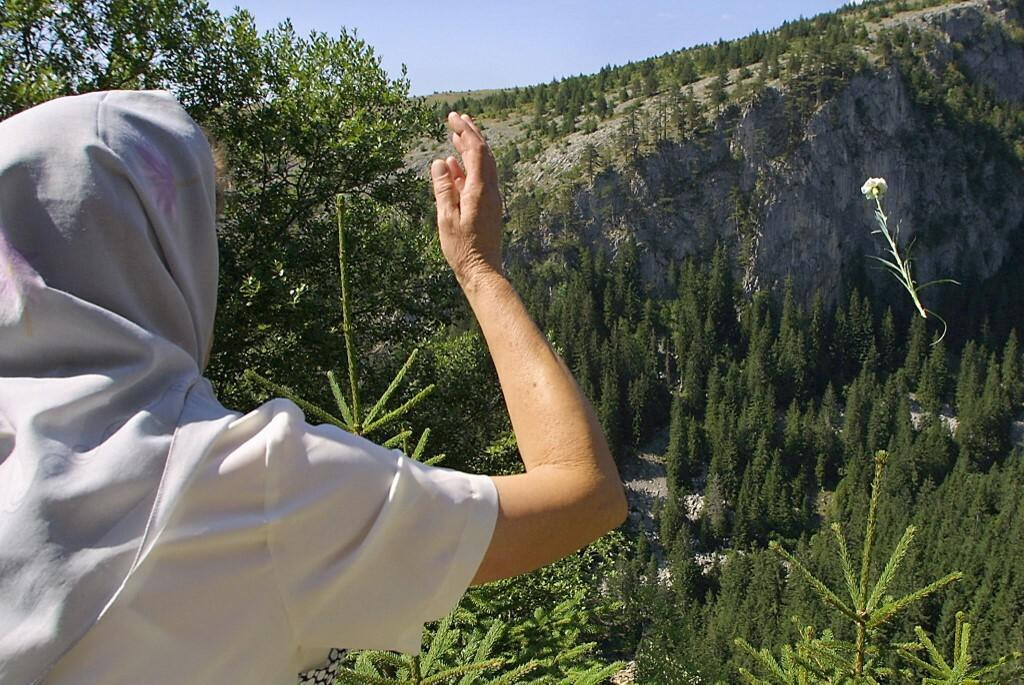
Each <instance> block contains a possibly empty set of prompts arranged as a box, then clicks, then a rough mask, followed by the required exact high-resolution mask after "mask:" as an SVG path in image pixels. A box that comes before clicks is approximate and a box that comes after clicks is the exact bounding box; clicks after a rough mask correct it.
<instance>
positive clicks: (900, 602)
mask: <svg viewBox="0 0 1024 685" xmlns="http://www.w3.org/2000/svg"><path fill="white" fill-rule="evenodd" d="M961 578H963V574H962V573H961V572H960V571H954V572H953V573H950V574H949V575H947V576H944V577H942V578H940V579H938V580H936V581H935V582H933V583H931V584H929V585H926V586H925V587H923V588H921V589H920V590H917V591H915V592H911V593H910V594H909V595H905V596H903V597H901V598H900V599H897V600H895V601H893V602H889V603H888V604H886V605H884V606H883V607H882V608H880V609H877V610H876V611H874V612H872V614H871V617H870V618H869V619H868V622H867V627H868V628H869V629H872V630H873V629H875V628H877V627H879V626H880V625H882V624H884V623H885V622H886V621H888V620H889V619H890V618H892V617H893V616H894V615H896V614H897V613H899V612H900V611H902V610H903V609H905V608H907V607H908V606H910V605H911V604H913V603H914V602H918V601H920V600H922V599H924V598H925V597H928V596H929V595H932V594H935V593H936V592H938V591H939V590H941V589H942V588H944V587H946V586H947V585H950V584H952V583H955V582H956V581H958V580H960V579H961Z"/></svg>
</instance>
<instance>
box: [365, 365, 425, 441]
mask: <svg viewBox="0 0 1024 685" xmlns="http://www.w3.org/2000/svg"><path fill="white" fill-rule="evenodd" d="M418 354H419V349H418V348H417V349H414V350H413V351H412V353H411V354H410V355H409V358H408V359H406V360H405V363H404V364H402V368H400V369H399V370H398V373H396V374H395V377H394V378H393V379H392V380H391V384H390V385H388V387H387V390H385V391H384V394H382V395H381V396H380V399H378V400H377V403H376V404H374V405H373V407H371V408H370V411H368V412H366V418H364V419H363V422H364V423H366V424H371V423H373V420H374V419H375V418H377V414H379V413H380V412H381V411H383V410H384V406H385V405H386V404H387V403H388V400H390V399H391V396H392V395H394V394H395V390H397V389H398V386H399V385H401V383H402V380H403V379H405V374H406V373H407V372H408V371H409V367H411V366H412V364H413V362H415V361H416V356H417V355H418Z"/></svg>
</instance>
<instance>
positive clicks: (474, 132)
mask: <svg viewBox="0 0 1024 685" xmlns="http://www.w3.org/2000/svg"><path fill="white" fill-rule="evenodd" d="M448 128H450V129H451V130H452V132H453V133H457V134H459V136H460V137H462V138H463V140H464V141H465V140H467V138H469V137H474V138H479V139H480V140H481V141H483V139H484V137H483V136H482V135H481V134H480V129H478V128H476V124H474V123H473V121H472V119H469V115H468V114H463V115H461V116H460V115H459V113H458V112H449V113H448Z"/></svg>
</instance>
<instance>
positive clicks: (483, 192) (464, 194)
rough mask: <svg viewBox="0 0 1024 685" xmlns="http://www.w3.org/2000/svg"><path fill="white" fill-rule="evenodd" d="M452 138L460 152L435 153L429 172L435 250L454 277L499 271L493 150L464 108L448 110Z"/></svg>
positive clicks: (498, 204)
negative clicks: (437, 239)
mask: <svg viewBox="0 0 1024 685" xmlns="http://www.w3.org/2000/svg"><path fill="white" fill-rule="evenodd" d="M448 127H449V128H450V129H451V131H452V143H453V144H454V145H455V149H456V151H457V152H458V153H459V155H460V156H461V157H462V164H463V165H464V166H465V170H463V167H462V166H460V165H459V162H458V160H456V159H455V157H448V158H447V159H444V160H442V159H435V160H434V161H433V162H432V163H431V165H430V177H431V180H432V181H433V185H434V199H435V200H436V202H437V231H438V235H439V237H440V240H441V251H442V252H443V253H444V256H445V259H447V260H448V264H449V265H450V266H451V268H452V270H453V271H454V272H455V277H456V278H457V279H458V280H459V282H460V283H462V284H465V283H466V282H467V281H468V280H470V279H471V278H472V277H474V276H475V275H477V274H478V273H500V272H501V196H500V194H499V193H498V169H497V166H496V165H495V162H494V155H493V154H491V149H490V147H488V145H487V141H486V140H484V137H483V134H482V133H480V129H478V128H477V126H476V124H475V123H473V120H472V119H471V118H470V117H469V115H468V114H463V115H461V116H460V115H459V114H458V113H457V112H451V113H450V114H449V115H448Z"/></svg>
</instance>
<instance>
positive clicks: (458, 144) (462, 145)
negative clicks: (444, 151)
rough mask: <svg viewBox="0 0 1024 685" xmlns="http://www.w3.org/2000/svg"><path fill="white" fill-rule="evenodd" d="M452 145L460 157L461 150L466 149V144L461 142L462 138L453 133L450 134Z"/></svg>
mask: <svg viewBox="0 0 1024 685" xmlns="http://www.w3.org/2000/svg"><path fill="white" fill-rule="evenodd" d="M452 145H454V146H455V149H456V150H458V151H459V154H460V155H461V154H462V151H463V149H465V147H466V144H465V142H464V141H463V139H462V136H461V135H459V134H458V133H455V132H454V131H453V132H452Z"/></svg>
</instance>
